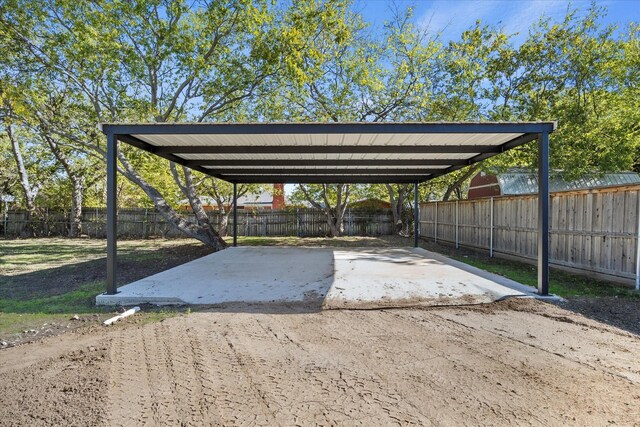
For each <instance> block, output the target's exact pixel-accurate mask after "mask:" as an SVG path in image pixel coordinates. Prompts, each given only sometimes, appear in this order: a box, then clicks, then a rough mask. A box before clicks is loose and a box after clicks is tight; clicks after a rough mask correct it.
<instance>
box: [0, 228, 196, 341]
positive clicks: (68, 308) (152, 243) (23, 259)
mask: <svg viewBox="0 0 640 427" xmlns="http://www.w3.org/2000/svg"><path fill="white" fill-rule="evenodd" d="M208 252H209V251H208V250H207V249H206V248H204V247H203V245H201V244H200V243H198V242H194V241H192V240H184V239H171V240H164V239H151V240H121V241H119V242H118V266H119V267H118V268H119V275H118V277H119V285H122V284H124V283H129V282H131V281H134V280H138V279H140V278H142V277H146V276H149V275H151V274H154V273H157V272H159V271H162V270H164V269H167V268H171V267H172V266H174V265H177V264H181V263H183V262H187V261H190V260H192V259H193V258H198V257H200V256H202V255H204V254H206V253H208ZM105 253H106V241H105V240H97V239H96V240H90V239H63V238H38V239H17V240H2V242H1V243H0V336H2V335H5V336H6V334H14V333H16V332H20V331H24V330H28V329H38V327H40V326H42V325H43V324H44V323H49V324H51V323H53V322H57V321H68V320H69V318H70V317H71V316H72V315H74V314H78V315H79V316H80V317H83V315H84V316H93V314H95V313H108V312H112V311H113V307H106V308H105V307H96V305H95V297H96V295H98V294H100V293H102V292H104V289H105V275H106V268H105V267H106V264H105ZM145 311H147V310H145ZM179 312H180V311H179V310H178V311H175V312H174V311H173V310H170V309H164V310H155V309H149V310H148V314H147V313H145V315H144V316H140V318H141V319H144V321H145V322H146V321H148V322H153V321H158V320H162V319H164V318H167V317H170V316H172V315H174V314H175V313H179ZM100 318H104V315H103V316H100ZM96 319H97V318H96Z"/></svg>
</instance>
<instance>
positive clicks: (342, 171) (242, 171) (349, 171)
mask: <svg viewBox="0 0 640 427" xmlns="http://www.w3.org/2000/svg"><path fill="white" fill-rule="evenodd" d="M211 171H215V172H216V174H218V175H220V176H230V175H233V176H239V175H320V176H324V175H356V176H357V175H414V176H415V175H422V176H424V175H429V174H432V173H436V172H439V171H440V169H427V168H425V169H417V168H412V169H395V168H394V169H386V168H380V169H354V168H328V169H313V168H309V169H287V168H277V169H276V168H271V169H264V168H263V169H256V168H253V169H246V168H237V169H235V168H234V169H227V170H225V169H211Z"/></svg>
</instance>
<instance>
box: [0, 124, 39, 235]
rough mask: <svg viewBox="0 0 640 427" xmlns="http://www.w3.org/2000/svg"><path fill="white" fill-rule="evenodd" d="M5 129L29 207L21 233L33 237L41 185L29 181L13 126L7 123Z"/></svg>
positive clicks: (25, 202) (25, 200) (25, 201)
mask: <svg viewBox="0 0 640 427" xmlns="http://www.w3.org/2000/svg"><path fill="white" fill-rule="evenodd" d="M5 130H6V132H7V136H8V137H9V141H10V142H11V152H12V153H13V158H14V159H15V161H16V166H17V168H18V176H19V177H20V186H21V187H22V191H23V192H24V204H25V207H26V209H27V218H26V221H25V224H24V227H23V228H22V231H21V232H20V235H21V236H23V237H28V236H29V237H32V236H35V229H34V225H33V222H32V221H33V218H34V216H35V211H36V203H35V199H36V196H37V195H38V191H39V190H40V186H39V185H34V186H32V185H31V182H30V181H29V173H28V172H27V168H26V167H25V165H24V159H23V157H22V150H21V148H20V143H19V142H18V138H16V136H15V135H14V133H13V128H12V126H11V125H10V124H8V123H5Z"/></svg>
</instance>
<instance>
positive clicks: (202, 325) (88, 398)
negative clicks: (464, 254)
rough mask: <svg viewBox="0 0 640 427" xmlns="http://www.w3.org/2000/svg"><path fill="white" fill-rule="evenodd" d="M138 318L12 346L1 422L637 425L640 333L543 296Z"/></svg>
mask: <svg viewBox="0 0 640 427" xmlns="http://www.w3.org/2000/svg"><path fill="white" fill-rule="evenodd" d="M136 322H137V320H136V319H135V317H134V318H133V319H132V320H129V321H126V322H124V323H121V324H118V325H116V326H115V327H113V328H102V327H98V326H92V327H89V328H85V329H79V330H76V331H74V332H71V333H69V334H64V335H62V336H59V337H52V338H46V339H44V340H42V341H39V342H34V343H30V344H25V345H22V346H18V347H13V348H9V349H5V350H2V351H0V378H2V381H0V425H3V426H4V425H7V426H9V425H12V426H15V425H29V426H34V425H113V426H132V425H283V426H289V425H366V426H371V425H410V424H416V425H478V424H482V425H589V426H597V425H610V424H616V425H640V363H639V362H638V355H639V354H640V338H639V337H638V336H636V335H633V334H630V333H628V332H626V331H623V330H620V329H616V328H614V327H611V326H608V325H605V324H602V323H598V322H595V321H593V320H590V319H588V318H585V317H583V316H581V315H579V314H575V313H572V312H570V311H566V310H563V309H561V308H558V307H556V306H553V305H549V304H545V303H542V302H539V301H535V300H508V301H504V302H500V303H494V304H489V305H483V306H469V307H449V308H433V309H384V310H358V311H355V310H354V311H348V310H331V311H320V312H313V311H310V310H309V309H308V308H305V307H300V306H282V305H276V306H256V305H253V306H251V305H245V306H232V307H226V308H218V309H210V310H208V311H204V312H194V313H191V314H185V315H182V316H177V317H173V318H169V319H165V320H164V321H162V322H157V323H151V324H149V323H146V324H145V323H136Z"/></svg>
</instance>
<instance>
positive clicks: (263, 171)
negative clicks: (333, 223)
mask: <svg viewBox="0 0 640 427" xmlns="http://www.w3.org/2000/svg"><path fill="white" fill-rule="evenodd" d="M555 128H556V123H555V122H511V123H504V122H479V123H469V122H463V123H448V122H431V123H207V124H204V123H175V124H173V123H153V124H103V125H102V131H103V132H104V133H105V134H106V136H107V224H106V229H107V289H106V295H114V294H116V293H117V292H118V291H117V287H116V274H117V271H116V256H117V208H116V189H117V185H116V184H117V174H116V172H117V150H118V142H119V141H121V142H124V143H127V144H130V145H132V146H135V147H138V148H140V149H143V150H145V151H148V152H150V153H153V154H156V155H158V156H160V157H163V158H165V159H167V160H170V161H173V162H175V163H178V164H181V165H184V166H187V167H189V168H191V169H194V170H197V171H200V172H202V173H204V174H207V175H210V176H213V177H216V178H219V179H223V180H225V181H228V182H230V183H233V185H234V198H235V196H236V193H237V192H236V191H235V190H236V187H237V184H243V183H262V184H272V183H274V182H283V183H324V184H337V183H344V184H348V183H368V184H374V183H403V184H413V185H414V196H415V198H414V206H415V209H414V211H415V216H416V220H415V221H414V225H415V230H414V246H416V247H417V246H418V239H419V235H418V232H419V221H418V218H419V216H418V215H419V212H418V207H419V203H418V186H419V184H420V183H421V182H425V181H428V180H431V179H434V178H436V177H439V176H442V175H445V174H447V173H450V172H453V171H455V170H458V169H461V168H463V167H465V166H468V165H471V164H473V163H476V162H479V161H481V160H484V159H487V158H489V157H492V156H494V155H497V154H500V153H503V152H505V151H507V150H510V149H513V148H515V147H518V146H520V145H522V144H525V143H527V142H531V141H533V140H537V143H538V182H539V186H540V187H539V193H538V196H539V197H538V293H539V294H540V295H547V294H548V290H549V286H548V285H549V134H550V133H551V132H553V131H554V130H555ZM234 206H235V203H234ZM236 214H237V212H236V211H235V210H234V227H233V245H234V246H237V220H236V218H237V216H236Z"/></svg>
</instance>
